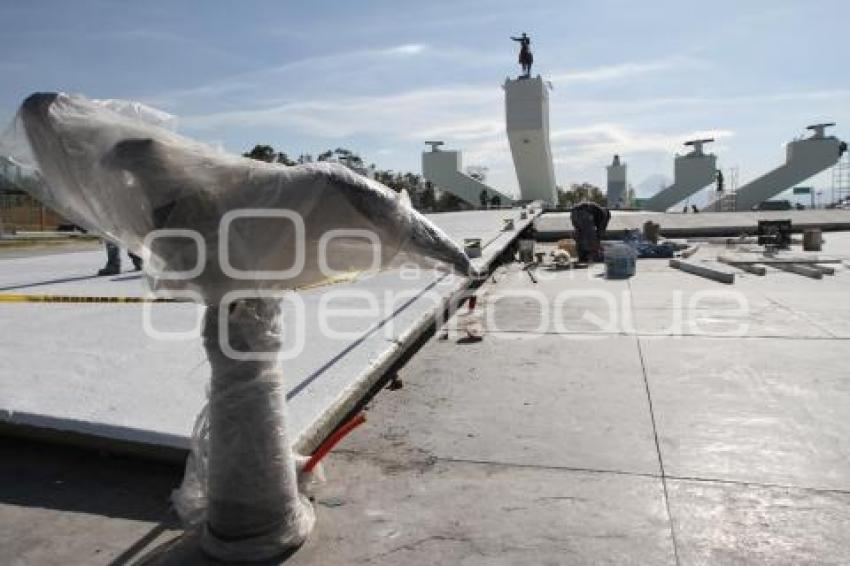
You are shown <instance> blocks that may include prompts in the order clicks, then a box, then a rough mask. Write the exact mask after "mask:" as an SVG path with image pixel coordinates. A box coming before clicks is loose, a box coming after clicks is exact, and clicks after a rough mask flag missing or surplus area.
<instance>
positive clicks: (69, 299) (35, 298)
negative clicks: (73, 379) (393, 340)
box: [0, 271, 360, 303]
mask: <svg viewBox="0 0 850 566" xmlns="http://www.w3.org/2000/svg"><path fill="white" fill-rule="evenodd" d="M359 274H360V272H359V271H350V272H347V273H342V274H340V275H335V276H333V277H329V278H327V279H325V280H323V281H319V282H317V283H313V284H311V285H305V286H303V287H299V290H308V289H315V288H317V287H324V286H326V285H335V284H337V283H347V282H350V281H353V280H354V279H356V278H357V276H358V275H359ZM187 302H191V301H190V300H188V299H171V298H164V297H163V298H157V297H103V296H101V297H97V296H88V295H28V294H4V293H0V303H187Z"/></svg>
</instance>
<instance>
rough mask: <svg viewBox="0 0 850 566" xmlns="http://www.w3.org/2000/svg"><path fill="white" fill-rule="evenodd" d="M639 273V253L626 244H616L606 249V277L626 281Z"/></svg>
mask: <svg viewBox="0 0 850 566" xmlns="http://www.w3.org/2000/svg"><path fill="white" fill-rule="evenodd" d="M635 271H637V252H635V250H634V249H633V248H632V247H631V246H629V245H626V244H614V245H613V246H609V247H608V248H606V249H605V277H607V278H608V279H626V278H628V277H631V276H632V275H634V274H635Z"/></svg>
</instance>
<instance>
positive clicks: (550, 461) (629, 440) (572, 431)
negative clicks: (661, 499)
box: [352, 333, 659, 474]
mask: <svg viewBox="0 0 850 566" xmlns="http://www.w3.org/2000/svg"><path fill="white" fill-rule="evenodd" d="M641 376H642V374H641V368H640V358H639V356H638V351H637V347H636V344H635V340H634V338H629V337H619V336H596V337H589V338H584V337H581V336H569V335H541V336H534V335H531V336H529V335H515V334H510V333H496V334H487V335H486V336H485V338H484V340H483V341H481V342H478V343H472V344H458V343H457V342H456V341H454V340H443V341H437V342H434V343H432V344H429V347H428V348H425V349H423V350H421V351H420V352H418V353H417V355H416V356H415V358H413V359H412V360H411V361H410V362H409V363H408V365H407V366H405V368H404V369H403V370H402V371H401V372H400V373H399V377H400V378H401V379H402V381H403V382H404V383H405V387H404V389H403V390H402V391H400V392H398V393H397V397H398V401H397V402H395V403H386V404H381V403H379V404H377V405H376V406H375V407H374V408H373V409H372V411H371V412H370V414H376V415H377V416H378V418H379V419H381V420H386V421H390V422H392V423H393V424H392V428H390V429H383V430H380V431H378V430H375V429H370V430H367V431H364V432H363V433H361V434H358V435H357V437H356V438H355V439H353V440H352V442H353V444H352V446H353V448H354V449H356V450H358V451H361V452H363V453H374V451H375V450H376V448H375V447H376V446H380V443H378V442H377V439H376V438H375V437H374V436H373V435H374V434H380V435H382V437H383V435H390V436H391V437H402V438H405V439H407V441H408V442H410V443H412V444H414V445H415V446H417V447H418V448H420V449H422V450H424V451H425V452H427V453H429V454H433V455H434V456H436V457H438V458H441V459H451V460H464V461H483V462H504V463H513V464H528V465H540V466H559V467H575V468H583V469H595V470H613V471H619V472H632V473H645V474H657V473H658V472H659V468H658V457H657V454H656V451H655V444H654V439H653V433H652V423H651V421H650V418H649V408H648V404H647V400H646V392H645V389H644V383H643V380H642V377H641Z"/></svg>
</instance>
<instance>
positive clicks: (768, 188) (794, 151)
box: [704, 123, 847, 211]
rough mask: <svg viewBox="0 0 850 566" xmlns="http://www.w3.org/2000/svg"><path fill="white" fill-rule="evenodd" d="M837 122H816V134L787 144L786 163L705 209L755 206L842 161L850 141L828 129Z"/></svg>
mask: <svg viewBox="0 0 850 566" xmlns="http://www.w3.org/2000/svg"><path fill="white" fill-rule="evenodd" d="M834 125H835V124H833V123H830V124H814V125H812V126H809V127H808V128H807V129H809V130H811V131H812V136H811V137H809V138H807V139H802V140H795V141H792V142H790V143H789V144H788V145H786V146H785V163H784V164H783V165H780V166H779V167H777V168H776V169H773V170H772V171H769V172H767V173H765V174H764V175H762V176H761V177H759V178H757V179H754V180H753V181H750V182H749V183H747V184H746V185H744V186H743V187H741V188H740V189H738V190H737V191H736V192H735V193H732V194H727V195H723V196H721V197H720V198H718V199H717V200H715V201H714V202H712V203H711V204H709V205H707V206H706V207H705V209H704V210H711V211H723V210H751V209H752V208H753V207H754V206H756V205H758V204H760V203H762V202H764V201H766V200H768V199H769V198H771V197H773V196H776V195H778V194H779V193H781V192H782V191H785V190H788V189H790V188H792V187H794V186H795V185H797V184H798V183H801V182H803V181H805V180H806V179H808V178H809V177H812V176H814V175H816V174H818V173H820V172H821V171H823V170H824V169H827V168H828V167H832V166H833V165H835V164H836V163H837V162H838V159H839V158H840V157H841V154H842V153H843V152H844V151H846V148H847V145H846V144H845V143H844V142H842V141H841V140H839V139H838V138H837V137H835V136H827V135H825V133H824V130H825V129H826V128H828V127H830V126H834Z"/></svg>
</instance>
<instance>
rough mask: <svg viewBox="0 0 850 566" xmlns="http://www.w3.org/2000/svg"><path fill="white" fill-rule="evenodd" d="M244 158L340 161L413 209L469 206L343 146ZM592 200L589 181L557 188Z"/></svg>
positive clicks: (562, 194)
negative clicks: (401, 197) (402, 194)
mask: <svg viewBox="0 0 850 566" xmlns="http://www.w3.org/2000/svg"><path fill="white" fill-rule="evenodd" d="M242 155H243V156H245V157H249V158H251V159H256V160H258V161H265V162H266V163H281V164H283V165H301V164H304V163H314V162H331V163H341V164H343V165H345V166H347V167H349V168H350V169H352V170H354V171H356V172H357V173H360V174H361V175H365V176H367V177H370V178H372V179H375V180H376V181H378V182H380V183H383V184H384V185H386V186H388V187H389V188H391V189H392V190H394V191H396V192H401V191H402V190H405V191H407V193H408V195H410V202H411V203H412V204H413V206H414V208H416V209H418V210H422V211H425V212H443V211H449V210H466V209H470V208H472V206H471V205H469V204H468V203H466V202H465V201H463V200H461V199H459V198H458V197H456V196H455V195H453V194H451V193H449V192H446V191H440V190H437V189H435V188H434V186H433V184H432V183H431V182H430V181H428V180H426V179H424V178H423V177H422V175H419V174H417V173H412V172H410V171H393V170H392V169H380V168H378V167H377V166H376V165H375V164H374V163H369V164H368V165H367V164H366V162H365V161H364V160H363V158H362V157H360V155H358V154H357V153H356V152H354V151H351V150H350V149H346V148H343V147H338V148H336V149H328V150H326V151H323V152H321V153H319V154H317V155H315V156H313V155H312V154H310V153H302V154H299V155H298V157H297V158H295V159H293V158H291V157H290V156H289V155H288V154H287V153H285V152H282V151H276V150H275V149H274V148H273V147H272V146H270V145H255V146H254V148H253V149H251V150H250V151H248V152H246V153H243V154H242ZM468 169H469V175H470V176H471V177H473V178H475V179H477V180H479V181H481V182H484V181H485V180H486V168H483V167H475V166H473V167H469V168H468ZM629 193H630V194H629V201H631V199H632V198H633V190H632V189H631V187H630V188H629ZM584 201H591V202H595V203H597V204H599V205H601V206H605V205H606V203H607V199H606V197H605V193H604V192H603V191H602V189H600V188H599V187H597V186H596V185H592V184H590V183H573V184H571V185H570V187H569V188H568V189H564V188H562V187H558V206H560V207H565V208H569V207H571V206H574V205H576V204H578V203H580V202H584Z"/></svg>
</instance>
